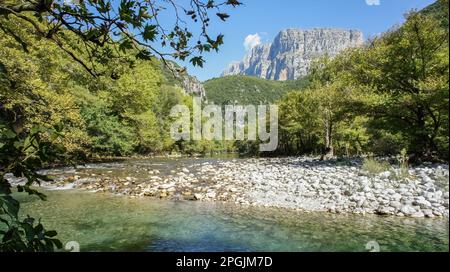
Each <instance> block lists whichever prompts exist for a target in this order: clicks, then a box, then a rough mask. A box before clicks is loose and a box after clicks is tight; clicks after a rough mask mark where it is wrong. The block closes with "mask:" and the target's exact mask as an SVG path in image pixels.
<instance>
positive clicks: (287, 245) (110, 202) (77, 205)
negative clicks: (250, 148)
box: [18, 160, 449, 252]
mask: <svg viewBox="0 0 450 272" xmlns="http://www.w3.org/2000/svg"><path fill="white" fill-rule="evenodd" d="M183 163H186V161H183V160H173V163H172V166H173V165H174V164H175V165H179V164H183ZM149 164H152V165H154V166H159V168H160V169H161V170H164V169H166V170H167V171H169V170H170V169H172V168H173V167H170V164H167V163H164V161H161V160H151V161H128V162H122V163H110V164H99V165H95V164H92V165H87V166H85V167H82V168H80V169H77V170H74V169H70V168H64V169H57V170H54V171H53V173H59V174H61V173H66V172H70V173H77V174H80V175H92V174H93V173H94V172H95V175H98V174H99V175H102V174H105V173H107V174H109V175H119V173H121V175H123V176H126V175H130V173H133V172H134V173H136V172H137V174H138V176H141V177H142V176H143V175H144V174H143V173H140V174H139V170H137V169H141V168H142V165H147V166H148V165H149ZM168 165H169V166H168ZM181 166H182V165H181ZM144 172H145V171H144ZM45 193H46V194H47V195H48V201H46V202H43V201H40V200H38V199H37V198H36V197H30V196H24V195H20V196H18V197H19V199H20V201H21V203H22V211H21V212H22V216H25V215H26V214H30V215H31V216H33V217H36V218H42V222H43V223H44V225H45V226H46V227H47V228H48V229H55V230H57V231H58V233H59V234H58V237H59V239H60V240H61V241H62V242H63V243H64V244H65V243H67V242H70V241H75V242H76V243H78V244H79V245H80V250H81V251H158V252H160V251H188V252H202V251H214V252H217V251H238V252H246V251H294V252H297V251H327V252H330V251H331V252H334V251H367V250H366V245H367V244H368V243H371V244H374V242H376V243H377V244H379V245H380V250H381V251H448V250H449V222H448V219H414V218H399V217H392V216H376V215H365V216H363V215H343V214H330V213H326V212H315V213H306V212H299V211H292V210H283V209H274V208H256V207H243V206H238V205H235V204H226V203H205V202H193V201H169V200H157V199H152V198H131V197H125V196H117V195H113V194H109V193H90V192H85V191H80V190H46V191H45Z"/></svg>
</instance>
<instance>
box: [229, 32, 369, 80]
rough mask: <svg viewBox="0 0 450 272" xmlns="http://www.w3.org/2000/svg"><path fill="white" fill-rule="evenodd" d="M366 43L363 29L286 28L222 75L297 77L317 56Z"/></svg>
mask: <svg viewBox="0 0 450 272" xmlns="http://www.w3.org/2000/svg"><path fill="white" fill-rule="evenodd" d="M363 43H364V38H363V34H362V32H361V31H359V30H345V29H336V28H313V29H297V28H289V29H284V30H281V31H280V32H279V33H278V35H277V36H276V37H275V39H274V41H273V42H272V43H271V44H261V45H258V46H255V47H254V48H252V49H251V50H250V51H249V53H248V54H247V55H246V56H245V58H244V60H243V61H241V62H233V63H231V64H230V65H229V67H228V68H227V69H226V70H225V71H224V72H223V73H222V76H227V75H248V76H256V77H260V78H265V79H272V80H294V79H297V78H299V77H302V76H305V75H307V74H308V72H309V68H310V65H311V62H312V61H313V60H314V59H315V58H317V57H320V56H323V55H325V54H327V55H329V56H335V55H337V54H338V53H339V52H341V51H342V50H345V49H347V48H350V47H357V46H361V45H362V44H363Z"/></svg>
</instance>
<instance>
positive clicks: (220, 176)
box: [47, 158, 449, 218]
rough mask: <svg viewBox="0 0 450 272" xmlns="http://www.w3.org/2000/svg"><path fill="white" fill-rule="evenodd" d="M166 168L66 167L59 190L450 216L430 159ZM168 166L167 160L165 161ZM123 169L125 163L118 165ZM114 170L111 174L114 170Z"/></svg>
mask: <svg viewBox="0 0 450 272" xmlns="http://www.w3.org/2000/svg"><path fill="white" fill-rule="evenodd" d="M190 160H191V161H190V163H189V164H183V163H178V164H176V165H173V166H171V167H170V169H169V168H168V169H165V171H161V170H158V167H149V166H143V165H140V164H139V163H137V164H136V165H135V169H136V173H139V174H136V175H134V174H133V172H127V173H126V174H127V176H126V177H121V176H118V175H116V174H115V173H114V172H113V171H111V170H109V171H107V170H106V171H103V172H102V173H100V174H99V173H97V174H95V173H83V172H78V171H77V170H75V169H74V170H73V171H66V172H64V173H63V174H62V175H59V176H58V177H57V178H56V179H55V182H54V183H52V184H47V185H48V186H51V187H53V188H81V189H85V190H88V191H93V192H107V193H114V194H122V195H128V196H132V197H153V198H162V199H168V200H193V201H194V200H195V201H208V202H217V201H219V202H233V203H236V204H240V205H251V206H262V207H278V208H287V209H295V210H303V211H328V212H331V213H356V214H366V213H367V214H380V215H396V216H408V217H429V218H433V217H448V214H449V212H448V207H449V193H448V183H449V181H448V178H449V168H448V165H423V166H418V167H414V168H410V169H409V171H408V173H406V174H405V173H402V174H401V175H400V174H399V171H400V170H399V169H395V168H392V169H390V170H389V171H385V172H382V173H379V174H370V173H368V172H366V171H364V170H363V169H362V161H361V160H358V159H355V160H346V161H337V160H330V161H319V160H315V159H312V158H260V159H223V160H220V159H219V160H210V161H205V160H201V159H190ZM162 164H164V163H162ZM119 170H120V169H119ZM108 172H109V173H108Z"/></svg>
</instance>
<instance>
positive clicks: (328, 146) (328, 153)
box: [321, 120, 334, 160]
mask: <svg viewBox="0 0 450 272" xmlns="http://www.w3.org/2000/svg"><path fill="white" fill-rule="evenodd" d="M333 156H334V150H333V123H332V122H331V121H330V120H327V121H326V123H325V149H324V150H323V152H322V157H321V160H325V159H329V158H331V157H333Z"/></svg>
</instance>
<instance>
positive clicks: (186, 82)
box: [160, 61, 206, 97]
mask: <svg viewBox="0 0 450 272" xmlns="http://www.w3.org/2000/svg"><path fill="white" fill-rule="evenodd" d="M166 62H167V63H168V65H170V67H167V66H166V65H164V64H163V63H162V62H161V63H160V69H161V72H162V73H163V75H164V78H165V79H166V80H167V82H166V83H167V84H168V85H171V86H177V87H179V88H181V89H183V90H184V91H185V92H186V93H187V94H190V95H195V96H201V97H205V95H206V92H205V88H204V87H203V84H202V83H201V82H200V81H199V80H198V79H197V78H196V77H195V76H191V75H189V74H188V73H187V72H186V71H184V72H178V71H181V70H183V69H182V68H181V66H179V65H178V64H177V63H175V62H172V61H166Z"/></svg>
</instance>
